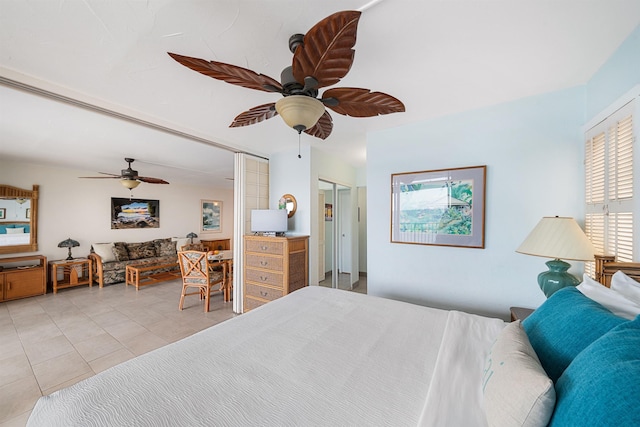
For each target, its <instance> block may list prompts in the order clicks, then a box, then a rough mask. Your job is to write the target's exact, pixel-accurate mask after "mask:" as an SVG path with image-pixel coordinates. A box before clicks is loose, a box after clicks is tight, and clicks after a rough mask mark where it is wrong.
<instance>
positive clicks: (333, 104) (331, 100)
mask: <svg viewBox="0 0 640 427" xmlns="http://www.w3.org/2000/svg"><path fill="white" fill-rule="evenodd" d="M320 102H322V103H323V104H324V105H326V106H327V107H337V106H338V104H340V101H338V100H337V99H336V98H334V97H329V98H322V99H321V100H320Z"/></svg>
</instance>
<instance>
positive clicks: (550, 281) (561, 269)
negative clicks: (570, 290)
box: [538, 259, 580, 298]
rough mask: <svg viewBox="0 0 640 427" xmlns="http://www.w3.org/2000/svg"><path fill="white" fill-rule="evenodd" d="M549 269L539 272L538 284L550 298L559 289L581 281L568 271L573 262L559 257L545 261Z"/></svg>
mask: <svg viewBox="0 0 640 427" xmlns="http://www.w3.org/2000/svg"><path fill="white" fill-rule="evenodd" d="M545 264H546V265H547V267H549V271H544V272H542V273H540V274H538V285H540V289H542V292H544V294H545V295H546V296H547V298H549V297H550V296H551V295H553V293H555V292H556V291H557V290H559V289H562V288H565V287H567V286H578V285H579V284H580V281H579V280H578V279H577V278H576V277H575V276H572V275H571V274H569V273H567V270H568V269H569V267H571V264H569V263H568V262H564V261H562V260H559V259H554V260H551V261H547V262H545Z"/></svg>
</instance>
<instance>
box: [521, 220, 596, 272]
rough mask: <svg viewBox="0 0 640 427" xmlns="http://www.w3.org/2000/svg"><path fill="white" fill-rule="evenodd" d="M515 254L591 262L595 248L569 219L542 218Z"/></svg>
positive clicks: (576, 224)
mask: <svg viewBox="0 0 640 427" xmlns="http://www.w3.org/2000/svg"><path fill="white" fill-rule="evenodd" d="M516 252H519V253H521V254H526V255H535V256H540V257H546V258H556V259H568V260H575V261H593V257H594V255H595V252H596V251H595V248H594V247H593V245H592V244H591V242H590V241H589V239H588V238H587V236H586V235H585V234H584V232H583V231H582V229H581V228H580V226H579V225H578V223H577V222H576V221H575V220H574V219H573V218H570V217H558V216H555V217H544V218H542V219H541V220H540V222H539V223H538V225H536V227H535V228H534V229H533V231H531V233H529V235H528V236H527V238H526V239H525V240H524V242H522V244H521V245H520V247H519V248H518V249H516Z"/></svg>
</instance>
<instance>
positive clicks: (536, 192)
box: [367, 87, 584, 317]
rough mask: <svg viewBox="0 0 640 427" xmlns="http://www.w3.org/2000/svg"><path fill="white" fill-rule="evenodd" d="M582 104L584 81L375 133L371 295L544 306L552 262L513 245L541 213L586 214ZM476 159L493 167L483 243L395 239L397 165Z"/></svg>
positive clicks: (370, 171)
mask: <svg viewBox="0 0 640 427" xmlns="http://www.w3.org/2000/svg"><path fill="white" fill-rule="evenodd" d="M583 109H584V88H581V87H579V88H572V89H568V90H564V91H561V92H556V93H552V94H547V95H542V96H536V97H531V98H526V99H522V100H518V101H516V102H511V103H508V104H503V105H499V106H495V107H490V108H485V109H481V110H476V111H470V112H466V113H462V114H457V115H452V116H448V117H444V118H441V119H437V120H430V121H426V122H423V123H419V124H414V125H411V126H405V127H402V128H397V129H394V130H389V131H384V132H379V133H376V134H372V135H370V137H369V139H368V144H367V200H368V227H367V235H368V239H369V240H368V245H367V255H368V266H367V269H368V279H367V283H368V289H369V293H370V294H373V295H379V296H384V297H389V298H394V299H400V300H406V301H411V302H417V303H420V304H425V305H432V306H438V307H444V308H458V309H464V310H467V311H471V312H476V313H482V314H491V315H497V316H501V317H506V316H507V313H508V311H509V307H510V306H514V305H515V306H524V307H536V306H538V305H539V304H540V303H541V302H542V301H543V300H544V295H543V294H542V292H541V291H540V289H539V288H538V285H537V283H536V276H537V274H538V273H539V272H541V271H543V270H546V267H545V265H544V262H545V261H546V260H545V259H543V258H537V257H531V256H526V255H521V254H517V253H516V252H515V249H516V248H517V247H518V245H519V244H520V243H522V241H523V240H524V238H525V237H526V236H527V234H528V233H529V232H530V231H531V230H532V229H533V227H534V226H535V225H536V223H537V222H538V221H539V220H540V218H541V217H543V216H548V215H564V216H573V217H576V218H582V217H583V211H584V209H583V203H582V197H583V188H584V187H583V182H582V174H583V168H582V162H581V160H580V159H581V156H582V149H581V144H580V141H581V136H580V126H581V125H582V124H583V114H584V113H583ZM390 147H393V148H390ZM477 165H487V195H486V222H485V225H486V232H485V242H486V245H485V249H467V248H454V247H440V246H425V245H410V244H399V243H390V238H389V234H390V200H391V197H390V176H391V174H392V173H398V172H412V171H421V170H433V169H443V168H456V167H466V166H477ZM576 264H580V263H576ZM577 267H578V268H579V269H582V265H578V266H577Z"/></svg>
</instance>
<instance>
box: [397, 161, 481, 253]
mask: <svg viewBox="0 0 640 427" xmlns="http://www.w3.org/2000/svg"><path fill="white" fill-rule="evenodd" d="M486 169H487V167H486V166H474V167H468V168H457V169H440V170H432V171H421V172H405V173H397V174H392V175H391V242H392V243H415V244H420V245H437V246H461V247H468V248H484V214H485V207H484V206H485V176H486Z"/></svg>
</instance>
